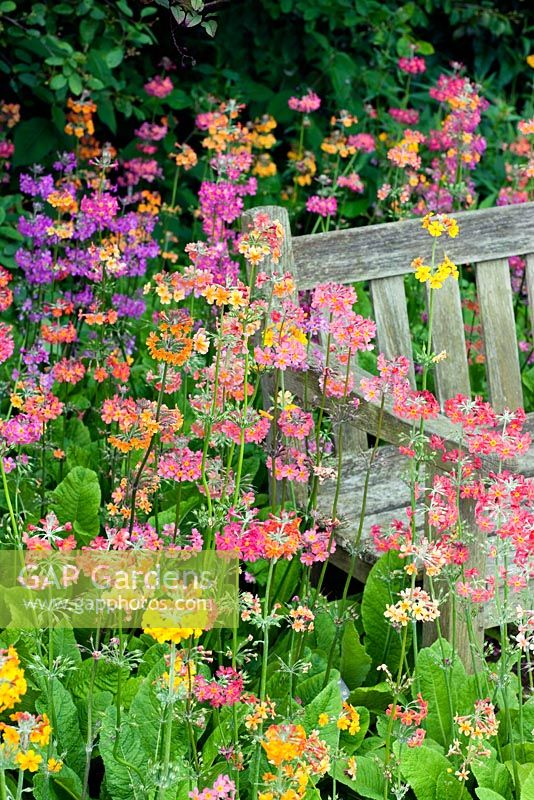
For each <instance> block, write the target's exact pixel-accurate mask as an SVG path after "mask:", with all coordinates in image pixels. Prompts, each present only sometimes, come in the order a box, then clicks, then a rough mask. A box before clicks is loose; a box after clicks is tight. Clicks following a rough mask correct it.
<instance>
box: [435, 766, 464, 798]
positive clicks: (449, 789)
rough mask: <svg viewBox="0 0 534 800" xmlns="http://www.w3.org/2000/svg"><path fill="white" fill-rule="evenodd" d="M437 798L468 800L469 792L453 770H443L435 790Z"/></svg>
mask: <svg viewBox="0 0 534 800" xmlns="http://www.w3.org/2000/svg"><path fill="white" fill-rule="evenodd" d="M435 798H436V800H462V798H463V800H468V798H469V794H467V793H466V792H465V789H464V787H463V786H462V784H461V783H460V781H459V780H458V778H457V777H456V776H455V775H454V773H452V772H442V773H441V774H440V775H439V776H438V780H437V783H436V790H435Z"/></svg>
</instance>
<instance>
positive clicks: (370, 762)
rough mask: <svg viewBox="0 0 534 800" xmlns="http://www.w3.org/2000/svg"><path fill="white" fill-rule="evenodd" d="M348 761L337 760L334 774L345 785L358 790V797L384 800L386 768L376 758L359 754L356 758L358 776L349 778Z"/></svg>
mask: <svg viewBox="0 0 534 800" xmlns="http://www.w3.org/2000/svg"><path fill="white" fill-rule="evenodd" d="M346 768H347V763H346V762H344V763H343V762H341V763H340V762H339V761H338V762H336V764H335V765H334V769H333V772H332V774H334V775H335V776H336V780H337V781H338V782H339V783H342V784H343V786H348V787H349V788H350V789H353V790H354V791H355V792H356V795H357V797H365V798H370V800H383V798H384V770H383V768H382V767H381V766H380V764H378V763H377V762H376V760H375V759H374V758H371V757H369V756H359V757H357V758H356V777H355V778H354V779H352V778H349V776H348V775H347V774H346V772H345V770H346Z"/></svg>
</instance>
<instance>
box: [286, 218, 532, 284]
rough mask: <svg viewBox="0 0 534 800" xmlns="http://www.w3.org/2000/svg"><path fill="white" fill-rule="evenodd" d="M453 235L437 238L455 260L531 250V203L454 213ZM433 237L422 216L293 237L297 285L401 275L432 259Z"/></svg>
mask: <svg viewBox="0 0 534 800" xmlns="http://www.w3.org/2000/svg"><path fill="white" fill-rule="evenodd" d="M454 216H455V218H456V219H457V220H458V223H459V226H460V234H459V236H458V237H457V238H456V239H449V238H447V239H445V238H444V237H443V241H442V240H439V245H438V251H437V252H438V254H439V255H441V253H440V246H441V245H443V248H444V249H445V250H446V251H447V254H448V255H449V257H450V258H452V260H453V261H454V262H455V263H456V264H469V263H475V262H479V261H490V260H493V259H498V258H506V257H508V256H513V255H524V254H526V253H533V252H534V203H522V204H521V205H516V206H503V207H500V208H487V209H486V208H485V209H482V210H480V211H463V212H458V213H457V214H455V215H454ZM431 248H432V239H431V237H430V236H429V235H428V233H427V232H426V231H425V230H423V228H422V227H421V220H420V219H410V220H402V221H401V222H386V223H383V224H380V225H369V226H367V227H364V228H349V229H347V230H342V231H331V232H330V233H316V234H313V235H307V236H296V237H295V238H294V239H293V254H294V258H295V265H296V268H297V270H298V272H299V288H301V289H310V288H312V287H314V286H316V285H317V284H318V283H327V282H329V281H333V282H335V283H353V282H355V281H365V280H372V279H373V278H387V277H391V276H393V275H405V274H407V273H409V272H410V271H411V267H410V264H411V262H412V260H413V259H414V258H415V257H416V256H422V257H423V258H426V259H430V252H431Z"/></svg>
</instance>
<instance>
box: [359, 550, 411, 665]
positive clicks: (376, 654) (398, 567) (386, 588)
mask: <svg viewBox="0 0 534 800" xmlns="http://www.w3.org/2000/svg"><path fill="white" fill-rule="evenodd" d="M402 566H403V563H402V561H401V559H400V558H399V557H398V555H397V553H395V552H394V551H393V550H391V551H390V552H389V553H385V555H383V556H382V557H381V558H380V559H379V560H378V561H377V562H376V564H375V565H374V566H373V568H372V570H371V572H370V573H369V576H368V578H367V581H366V583H365V589H364V591H363V598H362V622H363V627H364V630H365V642H364V644H365V649H366V651H367V653H368V654H369V655H370V656H371V658H372V661H373V668H374V669H376V668H377V667H378V666H379V665H380V664H387V665H388V667H389V668H390V670H392V672H395V671H396V670H397V669H398V666H399V659H400V654H401V637H400V634H399V631H397V630H395V628H394V627H393V626H392V625H391V624H390V623H389V622H388V620H387V619H386V617H385V616H384V611H385V610H386V607H387V606H388V605H390V604H391V603H396V602H397V600H398V593H399V592H400V590H401V589H402V588H403V587H404V586H405V582H406V581H405V574H404V573H403V572H402ZM410 640H411V629H410V630H409V631H408V640H407V644H409V642H410Z"/></svg>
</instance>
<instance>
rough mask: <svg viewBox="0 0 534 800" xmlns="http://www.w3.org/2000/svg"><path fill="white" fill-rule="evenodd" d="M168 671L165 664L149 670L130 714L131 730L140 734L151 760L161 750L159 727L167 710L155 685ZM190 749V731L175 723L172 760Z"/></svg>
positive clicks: (161, 662) (141, 741)
mask: <svg viewBox="0 0 534 800" xmlns="http://www.w3.org/2000/svg"><path fill="white" fill-rule="evenodd" d="M165 670H167V671H168V667H166V666H165V660H164V659H160V661H159V662H158V663H157V664H156V665H155V666H154V667H153V668H152V669H151V670H150V672H149V674H148V675H147V676H146V678H145V679H144V680H143V682H142V683H141V686H140V688H139V690H138V692H137V694H136V695H135V697H134V698H133V700H132V704H131V706H130V714H129V723H128V724H129V726H131V727H132V728H133V729H134V730H136V731H137V734H136V735H137V737H138V739H139V741H140V743H141V744H142V746H143V749H144V751H145V752H146V753H150V754H151V755H152V757H154V754H155V753H156V752H157V750H158V744H159V746H161V741H160V740H161V737H160V726H161V720H162V717H163V716H164V708H163V706H162V704H161V702H160V701H159V699H158V697H157V695H156V690H155V684H156V681H157V679H158V678H159V677H160V676H161V675H162V674H163V672H164V671H165ZM187 749H188V737H187V729H186V727H185V726H184V725H179V724H177V723H176V722H175V723H174V724H173V730H172V739H171V756H172V758H173V760H175V759H176V758H177V756H180V755H183V754H185V753H186V752H187Z"/></svg>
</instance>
